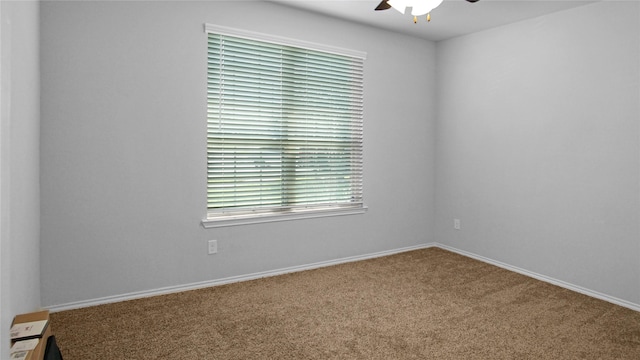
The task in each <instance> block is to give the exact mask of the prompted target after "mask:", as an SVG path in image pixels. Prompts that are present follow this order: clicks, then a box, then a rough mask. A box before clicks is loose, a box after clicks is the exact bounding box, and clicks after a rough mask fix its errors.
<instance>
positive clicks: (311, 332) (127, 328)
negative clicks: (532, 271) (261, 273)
mask: <svg viewBox="0 0 640 360" xmlns="http://www.w3.org/2000/svg"><path fill="white" fill-rule="evenodd" d="M51 323H52V328H53V331H54V334H55V335H56V339H57V341H58V345H59V346H60V349H61V351H62V355H63V357H64V359H65V360H75V359H385V360H386V359H636V360H637V359H640V313H638V312H635V311H633V310H630V309H626V308H623V307H620V306H617V305H613V304H610V303H607V302H604V301H601V300H598V299H594V298H591V297H588V296H585V295H581V294H578V293H575V292H572V291H570V290H566V289H563V288H560V287H557V286H554V285H550V284H548V283H545V282H541V281H538V280H535V279H532V278H529V277H526V276H523V275H520V274H517V273H514V272H510V271H507V270H504V269H501V268H498V267H495V266H492V265H489V264H486V263H483V262H480V261H476V260H473V259H470V258H467V257H464V256H461V255H458V254H455V253H451V252H448V251H445V250H442V249H439V248H429V249H424V250H416V251H410V252H405V253H400V254H396V255H391V256H386V257H381V258H376V259H371V260H365V261H358V262H352V263H347V264H341V265H336V266H331V267H325V268H320V269H315V270H309V271H303V272H297V273H291V274H286V275H281V276H275V277H269V278H264V279H259V280H253V281H247V282H241V283H235V284H229V285H222V286H216V287H211V288H206V289H200V290H193V291H185V292H181V293H175V294H169V295H162V296H156V297H149V298H144V299H138V300H131V301H125V302H119V303H114V304H107V305H100V306H94V307H88V308H82V309H77V310H70V311H62V312H57V313H53V314H51Z"/></svg>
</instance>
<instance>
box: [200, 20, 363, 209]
mask: <svg viewBox="0 0 640 360" xmlns="http://www.w3.org/2000/svg"><path fill="white" fill-rule="evenodd" d="M207 32H208V76H207V124H208V126H207V169H208V178H207V208H208V217H207V218H208V219H209V220H216V219H222V220H224V219H227V218H229V217H247V216H249V217H250V216H263V215H278V214H285V213H291V212H305V211H319V210H336V209H349V208H362V207H363V185H362V183H363V158H362V151H363V138H362V136H363V122H362V112H363V99H362V98H363V58H362V57H358V56H351V55H344V54H337V53H335V52H327V51H319V50H314V49H310V48H304V47H299V46H290V45H286V44H282V43H281V42H280V41H278V42H277V43H276V42H268V41H261V40H255V39H251V38H245V37H239V36H231V35H226V34H221V33H217V32H214V31H210V30H207Z"/></svg>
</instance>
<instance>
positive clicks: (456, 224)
mask: <svg viewBox="0 0 640 360" xmlns="http://www.w3.org/2000/svg"><path fill="white" fill-rule="evenodd" d="M453 228H454V229H456V230H460V219H453Z"/></svg>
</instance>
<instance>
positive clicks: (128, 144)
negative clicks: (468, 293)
mask: <svg viewBox="0 0 640 360" xmlns="http://www.w3.org/2000/svg"><path fill="white" fill-rule="evenodd" d="M41 21H42V22H41V27H42V31H41V35H42V40H41V42H42V46H41V59H42V60H41V64H42V74H41V77H42V79H41V80H42V90H41V91H42V129H41V132H42V141H41V146H42V158H41V164H42V166H41V172H42V198H41V202H42V212H41V214H42V240H41V241H42V244H41V247H42V252H41V253H42V256H41V266H42V302H43V304H44V305H46V306H53V305H61V304H69V303H74V302H80V301H84V300H90V299H101V298H104V297H108V296H117V295H122V294H127V293H131V292H138V291H145V290H151V289H158V288H162V287H167V286H178V285H182V284H190V283H194V282H199V281H208V280H213V279H222V278H226V277H230V276H236V275H244V274H251V273H255V272H260V271H267V270H274V269H279V268H285V267H290V266H296V265H303V264H310V263H314V262H319V261H327V260H333V259H338V258H343V257H348V256H356V255H363V254H368V253H375V252H379V251H384V250H390V249H398V248H403V247H409V246H415V245H420V244H425V243H428V242H432V241H433V238H432V235H433V218H434V216H433V203H434V201H435V199H434V194H433V189H434V185H433V182H434V181H435V178H434V148H435V138H434V131H433V126H434V123H435V113H434V112H433V109H434V99H435V93H434V89H435V88H434V82H435V68H434V64H435V51H434V50H435V44H434V43H432V42H427V41H424V40H419V39H415V38H408V37H406V36H402V35H397V34H392V33H388V32H384V31H381V30H376V29H374V28H369V27H364V26H360V25H356V24H352V23H347V22H342V21H338V20H332V19H328V18H326V17H321V16H317V15H313V14H308V13H303V12H299V11H296V10H292V9H287V8H285V7H281V6H279V5H276V4H270V3H265V2H257V1H235V2H232V1H210V2H187V1H178V2H113V1H111V2H101V1H92V2H73V1H72V2H58V1H56V2H44V3H42V4H41ZM205 22H210V23H215V24H219V25H225V26H231V27H237V28H243V29H247V30H251V31H259V32H264V33H269V34H273V35H278V36H285V37H291V38H295V39H300V40H305V41H311V42H317V43H322V44H327V45H332V46H338V47H343V48H351V49H355V50H360V51H365V52H367V53H368V58H367V60H366V62H365V87H366V89H365V103H366V110H365V119H364V122H365V154H364V155H365V202H366V205H367V206H368V207H369V211H368V212H367V213H366V214H364V215H355V216H343V217H332V218H322V219H313V220H301V221H288V222H280V223H271V224H261V225H250V226H238V227H228V228H223V229H217V230H216V229H214V230H205V229H203V228H202V227H201V225H200V220H201V219H202V218H203V217H204V215H205V210H206V203H205V195H206V194H205V191H206V187H205V186H206V172H205V166H206V157H205V156H206V154H205V151H206V138H205V129H206V128H205V126H206V113H205V100H206V99H205V86H206V77H205V76H206V63H205V58H206V35H205V33H204V31H203V23H205ZM392 62H394V63H395V65H394V67H395V68H404V69H411V71H406V72H405V71H402V72H398V71H392V70H390V69H389V64H390V63H392ZM400 159H403V160H400ZM209 239H217V240H218V250H219V252H218V254H216V255H213V256H211V255H207V254H206V251H207V246H206V242H207V240H209Z"/></svg>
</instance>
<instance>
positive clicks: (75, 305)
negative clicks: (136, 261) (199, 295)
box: [45, 243, 640, 312]
mask: <svg viewBox="0 0 640 360" xmlns="http://www.w3.org/2000/svg"><path fill="white" fill-rule="evenodd" d="M431 247H438V248H441V249H444V250H448V251H451V252H454V253H457V254H460V255H463V256H466V257H469V258H472V259H476V260H479V261H482V262H485V263H488V264H491V265H495V266H498V267H500V268H503V269H506V270H509V271H513V272H516V273H519V274H522V275H525V276H528V277H531V278H534V279H537V280H540V281H544V282H547V283H550V284H553V285H556V286H560V287H562V288H565V289H568V290H572V291H575V292H578V293H581V294H584V295H587V296H591V297H593V298H596V299H600V300H604V301H607V302H610V303H612V304H616V305H620V306H622V307H625V308H628V309H631V310H635V311H638V312H640V304H635V303H632V302H629V301H626V300H622V299H618V298H616V297H613V296H609V295H606V294H602V293H599V292H597V291H593V290H589V289H586V288H583V287H581V286H577V285H574V284H570V283H567V282H565V281H561V280H557V279H554V278H551V277H548V276H545V275H541V274H538V273H535V272H532V271H529V270H525V269H521V268H519V267H516V266H512V265H509V264H505V263H503V262H500V261H496V260H493V259H489V258H486V257H484V256H481V255H477V254H474V253H470V252H468V251H464V250H460V249H457V248H454V247H451V246H447V245H443V244H440V243H427V244H421V245H416V246H410V247H405V248H399V249H393V250H386V251H381V252H376V253H371V254H364V255H358V256H350V257H346V258H341V259H335V260H329V261H321V262H317V263H313V264H306V265H300V266H292V267H287V268H282V269H276V270H269V271H263V272H259V273H253V274H247V275H240V276H232V277H228V278H223V279H217V280H209V281H201V282H196V283H190V284H184V285H178V286H168V287H163V288H159V289H152V290H145V291H137V292H132V293H127V294H122V295H115V296H107V297H102V298H97V299H91V300H84V301H76V302H70V303H66V304H60V305H52V306H46V307H45V309H48V310H49V311H51V312H57V311H64V310H73V309H80V308H84V307H89V306H95V305H103V304H109V303H115V302H120V301H127V300H134V299H140V298H145V297H150V296H157V295H165V294H171V293H177V292H181V291H188V290H196V289H202V288H206V287H211V286H218V285H225V284H231V283H236V282H241V281H248V280H255V279H260V278H265V277H270V276H277V275H283V274H288V273H293V272H298V271H305V270H312V269H318V268H322V267H326V266H332V265H338V264H344V263H349V262H354V261H361V260H367V259H373V258H377V257H382V256H388V255H393V254H399V253H402V252H407V251H413V250H419V249H427V248H431Z"/></svg>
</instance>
